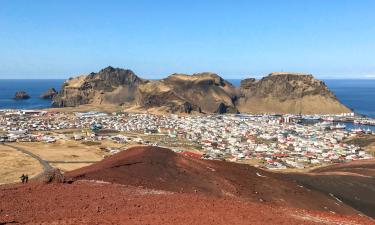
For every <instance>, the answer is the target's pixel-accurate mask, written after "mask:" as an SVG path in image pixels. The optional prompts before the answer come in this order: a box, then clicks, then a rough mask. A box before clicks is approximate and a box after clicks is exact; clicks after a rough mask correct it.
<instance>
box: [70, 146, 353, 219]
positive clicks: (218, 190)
mask: <svg viewBox="0 0 375 225" xmlns="http://www.w3.org/2000/svg"><path fill="white" fill-rule="evenodd" d="M66 176H67V177H70V178H73V179H76V180H77V179H78V180H101V181H107V182H112V183H118V184H125V185H131V186H140V187H145V188H150V189H156V190H165V191H171V192H178V193H197V194H203V195H209V196H215V197H223V196H224V197H225V196H226V197H238V198H241V199H246V200H250V201H253V202H263V203H272V204H274V205H281V206H288V207H296V208H303V209H310V210H322V211H326V212H335V213H342V214H357V213H358V212H357V211H355V210H353V209H352V208H351V207H348V206H347V205H345V204H342V203H341V202H339V201H337V200H336V199H334V198H332V197H330V196H328V195H324V194H321V193H319V192H316V191H313V190H309V189H307V188H304V187H303V186H300V185H298V184H297V183H295V182H294V181H292V180H290V179H288V178H285V177H284V176H282V175H279V174H277V173H271V172H267V171H264V170H260V169H257V168H255V167H252V166H248V165H243V164H237V163H230V162H223V161H212V160H201V159H196V158H192V157H187V156H183V155H181V154H177V153H174V152H173V151H171V150H169V149H164V148H158V147H134V148H131V149H128V150H126V151H123V152H121V153H119V154H116V155H113V156H112V157H109V158H107V159H104V160H103V161H101V162H99V163H96V164H94V165H92V166H88V167H84V168H82V169H78V170H75V171H72V172H70V173H67V174H66Z"/></svg>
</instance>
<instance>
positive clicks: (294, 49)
mask: <svg viewBox="0 0 375 225" xmlns="http://www.w3.org/2000/svg"><path fill="white" fill-rule="evenodd" d="M374 12H375V1H373V0H311V1H302V0H294V1H293V0H283V1H280V0H273V1H272V0H258V1H251V0H247V1H240V0H237V1H236V0H232V1H229V0H228V1H224V0H215V1H214V0H212V1H210V0H206V1H204V0H200V1H198V0H188V1H187V0H178V1H176V0H173V1H172V0H164V1H162V0H160V1H155V0H150V1H146V0H134V1H127V0H122V1H115V0H112V1H111V0H107V1H99V0H86V1H85V0H64V1H51V0H35V1H29V0H24V1H22V0H0V78H4V79H8V78H17V79H18V78H19V79H23V78H49V79H54V78H55V79H60V78H68V77H71V76H75V75H79V74H87V73H90V72H96V71H99V70H100V69H102V68H104V67H106V66H108V65H111V66H113V67H120V68H128V69H131V70H133V71H134V72H135V73H136V74H137V75H139V76H141V77H143V78H148V79H158V78H162V77H166V76H168V75H170V74H172V73H176V72H179V73H187V74H192V73H197V72H204V71H210V72H215V73H218V74H219V75H221V76H223V77H225V78H228V79H230V78H232V79H235V78H244V77H260V76H263V75H266V74H268V73H271V72H274V71H285V72H286V71H288V72H304V73H312V74H313V75H315V76H316V77H318V78H375V13H374Z"/></svg>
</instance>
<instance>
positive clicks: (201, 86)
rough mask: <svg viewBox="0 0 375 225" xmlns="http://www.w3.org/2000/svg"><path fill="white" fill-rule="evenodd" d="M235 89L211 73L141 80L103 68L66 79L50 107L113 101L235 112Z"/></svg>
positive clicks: (126, 72) (186, 110)
mask: <svg viewBox="0 0 375 225" xmlns="http://www.w3.org/2000/svg"><path fill="white" fill-rule="evenodd" d="M236 91H237V90H236V88H235V87H234V86H233V85H232V84H230V83H229V82H227V81H225V80H224V79H223V78H221V77H219V76H218V75H217V74H213V73H201V74H194V75H191V76H190V75H185V74H173V75H171V76H169V77H167V78H165V79H162V80H154V81H152V80H143V79H141V78H139V77H137V76H136V75H135V74H134V73H133V72H132V71H130V70H124V69H118V68H116V69H115V68H112V67H107V68H105V69H103V70H101V71H99V72H98V73H91V74H90V75H87V76H79V77H76V78H72V79H69V80H67V81H66V82H65V83H64V84H63V87H62V89H61V92H60V93H59V94H58V95H56V96H55V97H54V99H53V106H54V107H71V106H78V105H83V104H117V105H125V106H128V107H137V108H143V109H154V108H157V109H160V110H163V111H166V112H170V113H175V112H184V113H191V112H192V111H196V112H199V113H200V112H204V113H215V112H218V113H226V112H237V109H236V108H235V105H234V101H235V99H236V96H237V95H236Z"/></svg>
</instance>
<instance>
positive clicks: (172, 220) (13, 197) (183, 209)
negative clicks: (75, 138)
mask: <svg viewBox="0 0 375 225" xmlns="http://www.w3.org/2000/svg"><path fill="white" fill-rule="evenodd" d="M0 199H1V201H0V224H74V225H75V224H126V225H132V224H142V225H143V224H156V225H157V224H160V225H179V224H184V225H185V224H199V225H209V224H215V225H228V224H236V225H245V224H254V225H263V224H285V225H297V224H347V225H354V224H374V222H373V221H370V220H369V219H367V218H365V217H359V216H348V215H346V216H343V215H338V214H331V213H326V212H317V211H306V210H300V209H292V208H286V207H278V206H273V205H269V204H265V203H256V202H255V203H254V202H249V201H243V200H239V199H234V198H217V197H208V196H203V195H200V194H181V193H170V192H164V191H157V190H150V189H142V188H137V187H131V186H125V185H119V184H109V183H97V182H90V181H77V182H74V183H73V184H57V183H52V184H42V183H36V182H34V183H29V184H27V185H22V184H17V185H3V186H0Z"/></svg>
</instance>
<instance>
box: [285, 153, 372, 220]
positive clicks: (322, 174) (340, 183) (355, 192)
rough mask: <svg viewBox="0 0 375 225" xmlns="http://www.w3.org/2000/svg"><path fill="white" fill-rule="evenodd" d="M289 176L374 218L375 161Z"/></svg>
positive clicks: (355, 162)
mask: <svg viewBox="0 0 375 225" xmlns="http://www.w3.org/2000/svg"><path fill="white" fill-rule="evenodd" d="M286 176H288V177H289V178H291V179H295V180H297V181H298V182H299V183H300V184H302V185H304V186H306V187H309V188H312V189H315V190H318V191H320V192H323V193H326V194H328V195H331V196H334V197H335V198H338V199H340V200H341V201H343V202H344V203H346V204H348V205H350V206H351V207H353V208H355V209H357V210H360V211H361V212H363V213H364V214H366V215H368V216H371V217H372V218H375V160H363V161H362V160H361V161H354V162H350V163H343V164H336V165H331V166H327V167H324V168H319V169H316V170H313V171H312V172H310V173H307V174H301V173H296V174H287V175H286Z"/></svg>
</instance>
